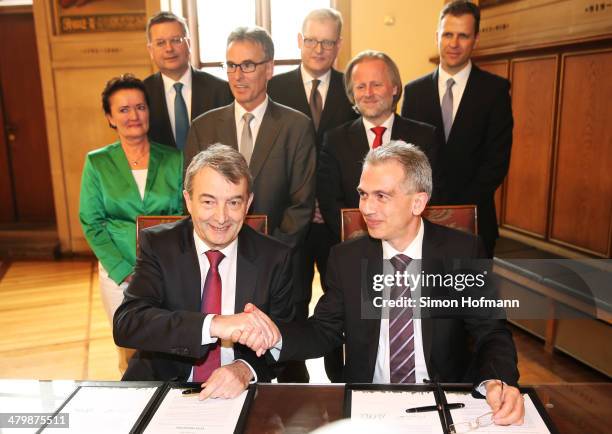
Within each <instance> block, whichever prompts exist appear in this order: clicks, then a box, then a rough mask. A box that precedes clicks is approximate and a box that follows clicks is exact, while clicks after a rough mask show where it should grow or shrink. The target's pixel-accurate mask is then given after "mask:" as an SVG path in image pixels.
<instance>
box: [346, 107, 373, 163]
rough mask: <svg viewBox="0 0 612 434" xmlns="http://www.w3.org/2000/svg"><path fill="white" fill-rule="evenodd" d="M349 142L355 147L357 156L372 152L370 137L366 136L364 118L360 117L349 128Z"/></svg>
mask: <svg viewBox="0 0 612 434" xmlns="http://www.w3.org/2000/svg"><path fill="white" fill-rule="evenodd" d="M349 136H350V137H349V141H348V143H352V144H353V146H354V148H355V149H354V151H355V155H365V154H367V153H368V151H369V150H370V145H369V143H368V136H367V135H366V130H365V126H364V125H363V118H362V117H361V116H360V117H358V118H357V119H355V120H354V121H353V123H352V124H351V126H350V127H349Z"/></svg>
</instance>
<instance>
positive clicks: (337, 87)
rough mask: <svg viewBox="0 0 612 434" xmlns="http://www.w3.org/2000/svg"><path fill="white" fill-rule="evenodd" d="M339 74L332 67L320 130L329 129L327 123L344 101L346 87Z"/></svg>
mask: <svg viewBox="0 0 612 434" xmlns="http://www.w3.org/2000/svg"><path fill="white" fill-rule="evenodd" d="M337 74H338V73H337V72H336V71H335V70H333V69H332V70H331V74H330V75H329V87H328V88H327V96H326V97H325V105H324V106H323V112H322V113H321V120H320V121H319V130H320V131H327V129H328V128H327V125H328V124H329V123H330V122H331V120H332V119H333V116H334V110H338V107H339V104H340V101H342V96H343V93H344V87H343V84H342V80H341V79H340V77H339V76H338V75H337ZM309 112H310V111H309ZM311 118H312V116H311Z"/></svg>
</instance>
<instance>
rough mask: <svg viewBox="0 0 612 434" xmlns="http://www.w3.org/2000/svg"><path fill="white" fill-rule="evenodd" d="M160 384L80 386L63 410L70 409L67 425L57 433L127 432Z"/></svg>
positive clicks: (48, 430) (57, 430)
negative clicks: (144, 385) (149, 385)
mask: <svg viewBox="0 0 612 434" xmlns="http://www.w3.org/2000/svg"><path fill="white" fill-rule="evenodd" d="M156 390H157V387H98V386H96V387H88V386H83V387H80V388H79V389H78V390H77V392H76V393H75V394H74V396H73V397H72V398H71V399H70V401H68V403H67V404H66V405H65V406H64V408H62V410H61V411H60V413H68V415H69V416H68V418H69V419H68V420H69V427H68V428H45V430H44V432H45V433H46V432H58V433H62V434H64V433H109V432H115V433H127V432H130V430H131V429H132V428H133V426H134V424H135V423H136V421H137V420H138V417H139V416H140V415H141V413H142V412H143V411H144V409H145V407H146V406H147V404H148V402H149V400H150V399H151V397H152V396H153V394H154V393H155V391H156Z"/></svg>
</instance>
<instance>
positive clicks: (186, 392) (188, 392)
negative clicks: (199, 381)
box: [182, 387, 202, 395]
mask: <svg viewBox="0 0 612 434" xmlns="http://www.w3.org/2000/svg"><path fill="white" fill-rule="evenodd" d="M201 391H202V389H200V388H197V387H194V388H192V389H185V390H183V392H182V393H183V395H193V394H196V393H200V392H201Z"/></svg>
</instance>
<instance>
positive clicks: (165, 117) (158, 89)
mask: <svg viewBox="0 0 612 434" xmlns="http://www.w3.org/2000/svg"><path fill="white" fill-rule="evenodd" d="M153 83H154V86H155V91H154V92H153V95H152V97H153V98H155V99H157V98H159V99H158V100H157V101H150V103H151V107H160V108H161V114H162V115H161V121H162V122H163V123H164V127H163V128H164V130H165V131H168V133H169V137H170V138H171V139H172V143H168V144H169V145H172V146H173V147H175V148H176V141H175V139H174V133H173V132H172V124H171V123H170V113H169V112H168V104H166V89H164V80H163V79H162V76H161V72H158V73H157V74H155V79H154V80H153ZM192 99H193V98H192ZM164 144H165V143H164Z"/></svg>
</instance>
